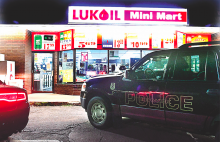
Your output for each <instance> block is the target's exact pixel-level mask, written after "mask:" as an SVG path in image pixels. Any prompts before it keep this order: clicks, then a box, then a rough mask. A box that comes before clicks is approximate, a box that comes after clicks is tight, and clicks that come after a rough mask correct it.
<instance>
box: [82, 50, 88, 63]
mask: <svg viewBox="0 0 220 142" xmlns="http://www.w3.org/2000/svg"><path fill="white" fill-rule="evenodd" d="M81 61H82V62H88V52H81Z"/></svg>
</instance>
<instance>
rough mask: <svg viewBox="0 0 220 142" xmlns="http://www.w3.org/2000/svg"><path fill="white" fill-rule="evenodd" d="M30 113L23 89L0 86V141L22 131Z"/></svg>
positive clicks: (25, 92)
mask: <svg viewBox="0 0 220 142" xmlns="http://www.w3.org/2000/svg"><path fill="white" fill-rule="evenodd" d="M29 111H30V105H29V102H28V96H27V91H26V90H25V89H23V88H18V87H14V86H7V85H4V84H3V83H1V84H0V140H3V139H7V138H8V136H10V135H12V134H13V133H17V132H20V131H22V130H23V129H24V128H25V127H26V125H27V123H28V116H29Z"/></svg>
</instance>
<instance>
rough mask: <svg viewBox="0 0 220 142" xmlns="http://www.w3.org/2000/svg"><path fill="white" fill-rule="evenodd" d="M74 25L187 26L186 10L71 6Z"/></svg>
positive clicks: (71, 21) (70, 17) (70, 16)
mask: <svg viewBox="0 0 220 142" xmlns="http://www.w3.org/2000/svg"><path fill="white" fill-rule="evenodd" d="M68 22H69V24H72V23H136V24H138V23H139V24H152V23H157V24H159V23H163V24H179V25H186V24H187V10H186V9H171V8H125V7H80V6H69V15H68Z"/></svg>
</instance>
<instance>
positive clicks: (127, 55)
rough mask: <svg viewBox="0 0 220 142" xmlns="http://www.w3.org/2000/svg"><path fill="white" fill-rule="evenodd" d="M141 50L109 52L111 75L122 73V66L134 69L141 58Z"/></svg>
mask: <svg viewBox="0 0 220 142" xmlns="http://www.w3.org/2000/svg"><path fill="white" fill-rule="evenodd" d="M140 53H141V51H140V50H109V73H110V74H111V73H117V72H120V70H119V67H120V66H121V65H124V66H126V68H130V67H132V66H133V65H134V64H135V63H136V62H137V61H138V60H140V57H141V54H140Z"/></svg>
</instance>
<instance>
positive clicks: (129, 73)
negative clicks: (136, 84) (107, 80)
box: [125, 69, 135, 80]
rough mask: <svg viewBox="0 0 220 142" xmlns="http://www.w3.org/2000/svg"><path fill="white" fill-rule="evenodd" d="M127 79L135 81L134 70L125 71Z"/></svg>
mask: <svg viewBox="0 0 220 142" xmlns="http://www.w3.org/2000/svg"><path fill="white" fill-rule="evenodd" d="M125 78H126V79H131V80H132V79H135V77H134V70H131V69H128V70H126V71H125Z"/></svg>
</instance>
